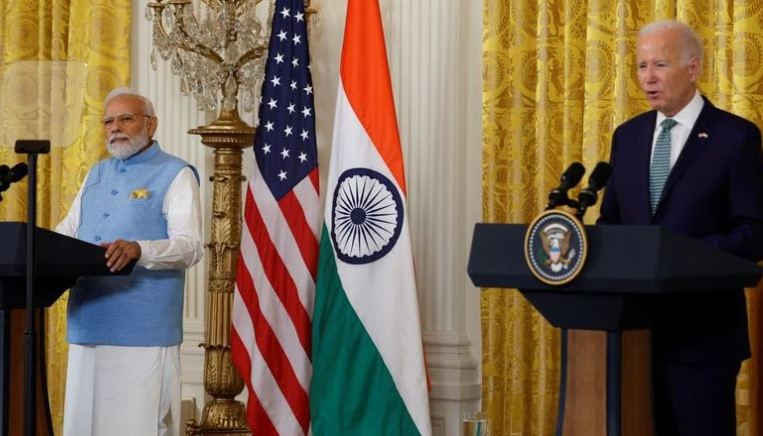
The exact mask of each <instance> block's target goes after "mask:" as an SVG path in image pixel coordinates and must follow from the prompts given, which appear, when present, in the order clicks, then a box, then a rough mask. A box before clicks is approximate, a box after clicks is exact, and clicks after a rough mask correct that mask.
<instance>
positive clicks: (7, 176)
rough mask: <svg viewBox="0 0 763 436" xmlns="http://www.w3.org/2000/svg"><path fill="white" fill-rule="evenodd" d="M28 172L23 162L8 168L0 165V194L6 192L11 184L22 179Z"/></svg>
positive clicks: (27, 167)
mask: <svg viewBox="0 0 763 436" xmlns="http://www.w3.org/2000/svg"><path fill="white" fill-rule="evenodd" d="M28 172H29V166H27V164H26V163H25V162H19V163H17V164H16V165H14V166H13V168H8V165H0V192H3V191H5V190H7V189H8V188H9V187H10V186H11V184H12V183H16V182H18V181H19V180H21V179H23V178H24V176H26V175H27V173H28Z"/></svg>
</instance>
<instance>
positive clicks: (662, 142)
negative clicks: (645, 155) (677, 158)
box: [649, 118, 678, 215]
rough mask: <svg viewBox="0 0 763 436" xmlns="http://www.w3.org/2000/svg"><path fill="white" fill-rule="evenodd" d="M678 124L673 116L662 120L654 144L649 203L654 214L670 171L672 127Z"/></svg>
mask: <svg viewBox="0 0 763 436" xmlns="http://www.w3.org/2000/svg"><path fill="white" fill-rule="evenodd" d="M676 124H678V123H677V122H676V120H674V119H672V118H665V119H664V120H662V123H660V126H661V127H662V130H661V131H660V135H659V136H658V137H657V143H656V144H655V145H654V155H653V156H652V167H651V169H650V170H649V203H650V205H651V206H652V215H654V211H655V210H657V204H659V203H660V197H661V196H662V188H663V187H664V186H665V181H666V180H667V179H668V173H669V172H670V129H672V128H673V127H674V126H675V125H676Z"/></svg>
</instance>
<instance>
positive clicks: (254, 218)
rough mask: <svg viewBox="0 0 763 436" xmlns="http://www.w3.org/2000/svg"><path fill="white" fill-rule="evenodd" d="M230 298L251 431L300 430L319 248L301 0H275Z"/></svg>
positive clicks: (305, 423)
mask: <svg viewBox="0 0 763 436" xmlns="http://www.w3.org/2000/svg"><path fill="white" fill-rule="evenodd" d="M269 44H270V45H269V49H268V58H267V61H266V64H265V77H264V81H263V86H262V99H261V101H260V107H259V116H258V120H257V131H256V134H255V138H254V157H255V160H256V165H255V166H254V169H253V172H252V174H251V175H250V177H249V185H248V188H247V192H246V202H245V206H244V225H243V226H242V227H243V228H242V235H241V250H240V253H239V260H238V269H237V271H236V287H235V292H234V297H233V315H232V319H233V325H232V334H231V355H232V359H233V363H234V365H235V366H236V368H237V369H238V371H239V373H240V374H241V376H242V377H243V379H244V382H245V384H246V387H247V389H248V394H249V396H248V403H247V421H248V422H249V426H250V428H251V430H252V432H253V434H258V435H259V434H263V435H269V434H283V435H297V434H307V433H308V431H309V427H310V405H309V398H308V391H309V387H310V376H311V375H312V365H311V363H310V335H311V318H312V313H313V299H314V293H315V278H316V272H317V264H318V249H319V241H318V238H319V229H320V211H319V198H318V197H319V189H318V153H317V149H316V143H315V113H314V106H313V88H312V80H311V78H310V69H309V63H310V57H309V54H308V47H307V27H306V22H305V10H304V4H303V0H277V1H276V4H275V9H274V15H273V21H272V30H271V35H270V43H269Z"/></svg>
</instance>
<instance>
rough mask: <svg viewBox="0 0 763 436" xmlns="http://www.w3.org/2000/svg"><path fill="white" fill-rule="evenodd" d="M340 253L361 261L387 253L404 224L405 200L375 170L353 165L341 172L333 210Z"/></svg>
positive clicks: (334, 237)
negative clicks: (353, 166)
mask: <svg viewBox="0 0 763 436" xmlns="http://www.w3.org/2000/svg"><path fill="white" fill-rule="evenodd" d="M331 224H332V226H331V240H332V242H333V244H334V249H335V250H336V255H337V257H338V258H339V259H340V260H341V261H343V262H346V263H350V264H354V265H358V264H364V263H369V262H373V261H375V260H377V259H381V258H382V257H384V256H385V255H386V254H387V253H389V251H390V250H391V249H392V247H394V246H395V242H397V238H398V237H399V236H400V230H401V229H402V227H403V200H402V198H401V197H400V193H399V192H398V191H397V188H396V187H395V185H394V184H392V182H391V181H390V180H389V179H388V178H387V177H385V176H384V175H382V174H381V173H378V172H376V171H374V170H370V169H368V168H352V169H349V170H347V171H345V172H344V173H342V175H341V176H339V180H338V181H337V184H336V188H334V201H333V203H332V210H331Z"/></svg>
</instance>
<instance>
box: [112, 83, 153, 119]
mask: <svg viewBox="0 0 763 436" xmlns="http://www.w3.org/2000/svg"><path fill="white" fill-rule="evenodd" d="M122 95H129V96H133V97H137V98H139V99H140V101H141V103H142V104H143V115H148V116H149V117H153V116H154V115H155V113H154V104H153V103H152V102H151V100H149V99H148V98H146V97H144V96H142V95H141V94H139V93H138V92H137V91H136V90H134V89H132V88H128V87H126V86H125V87H121V88H116V89H114V90H112V91H111V92H109V95H107V96H106V100H105V101H104V103H103V107H106V106H108V105H109V103H110V102H111V100H114V99H115V98H117V97H119V96H122Z"/></svg>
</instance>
